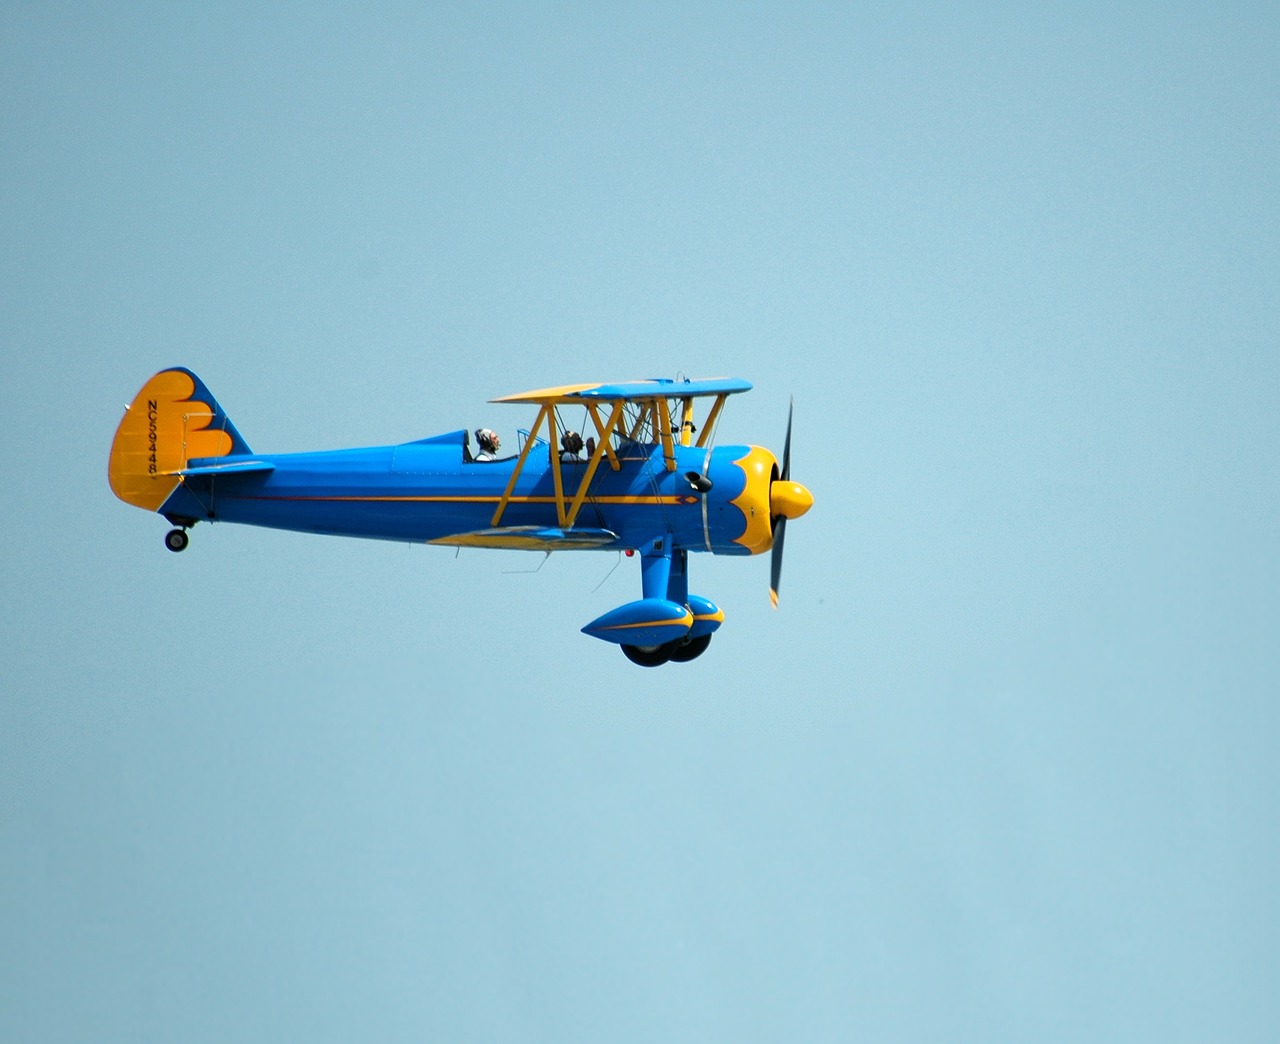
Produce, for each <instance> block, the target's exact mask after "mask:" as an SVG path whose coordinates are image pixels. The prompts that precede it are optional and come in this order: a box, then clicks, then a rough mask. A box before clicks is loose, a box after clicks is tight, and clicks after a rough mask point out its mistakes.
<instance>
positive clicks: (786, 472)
mask: <svg viewBox="0 0 1280 1044" xmlns="http://www.w3.org/2000/svg"><path fill="white" fill-rule="evenodd" d="M795 412H796V399H795V396H794V395H793V396H792V397H791V405H790V406H788V407H787V441H786V442H784V443H783V445H782V481H783V482H789V481H790V480H791V418H792V417H793V416H794V414H795Z"/></svg>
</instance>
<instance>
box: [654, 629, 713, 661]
mask: <svg viewBox="0 0 1280 1044" xmlns="http://www.w3.org/2000/svg"><path fill="white" fill-rule="evenodd" d="M671 644H672V645H673V646H675V648H673V649H672V650H671V656H670V660H671V662H672V663H688V662H689V661H690V660H696V659H697V658H698V657H699V656H701V655H702V654H703V653H704V652H706V651H707V646H708V645H710V644H711V635H709V634H700V635H698V637H697V638H686V639H682V640H680V641H678V642H672V643H671ZM663 648H666V646H663Z"/></svg>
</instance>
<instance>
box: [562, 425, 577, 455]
mask: <svg viewBox="0 0 1280 1044" xmlns="http://www.w3.org/2000/svg"><path fill="white" fill-rule="evenodd" d="M560 445H561V446H563V447H564V450H565V452H566V453H572V454H574V455H575V456H576V455H577V454H579V453H581V452H582V436H581V435H579V434H578V433H577V432H576V431H566V432H565V433H564V434H563V435H562V436H561V437H560Z"/></svg>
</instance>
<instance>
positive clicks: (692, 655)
mask: <svg viewBox="0 0 1280 1044" xmlns="http://www.w3.org/2000/svg"><path fill="white" fill-rule="evenodd" d="M710 644H711V635H709V634H703V635H699V636H698V637H697V638H677V639H676V640H675V641H674V642H667V643H666V644H665V645H624V646H623V647H622V652H623V655H624V656H626V658H627V659H628V660H630V661H631V662H632V663H635V664H639V665H640V666H641V667H661V666H662V665H663V664H664V663H688V662H689V661H690V660H695V659H697V658H698V657H699V656H701V655H702V654H703V653H704V652H706V651H707V646H708V645H710Z"/></svg>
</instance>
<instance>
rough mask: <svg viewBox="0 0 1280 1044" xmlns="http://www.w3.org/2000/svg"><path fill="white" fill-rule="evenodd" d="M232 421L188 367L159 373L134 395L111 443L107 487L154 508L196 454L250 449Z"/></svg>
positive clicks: (130, 501) (139, 504) (127, 499)
mask: <svg viewBox="0 0 1280 1044" xmlns="http://www.w3.org/2000/svg"><path fill="white" fill-rule="evenodd" d="M249 452H251V451H250V449H249V447H248V445H246V444H245V441H244V439H243V438H241V436H240V433H239V432H238V431H236V429H235V425H233V424H232V423H231V420H230V419H229V418H228V417H227V415H226V413H225V412H223V409H222V407H221V406H219V405H218V403H217V401H216V400H215V399H214V397H213V396H212V395H211V394H210V393H209V389H208V388H206V387H205V386H204V382H203V381H201V380H200V378H199V377H197V376H196V375H195V374H194V373H192V372H191V371H190V370H186V369H183V368H181V367H175V368H174V369H171V370H163V371H161V372H160V373H157V374H156V375H155V376H154V377H152V378H151V380H149V381H147V383H146V384H144V385H143V386H142V390H141V391H140V392H138V394H137V395H136V396H135V397H134V400H133V402H132V403H130V405H129V407H128V409H126V410H125V415H124V418H123V419H122V420H121V421H120V427H119V428H117V429H116V437H115V441H114V442H112V444H111V460H110V463H109V464H108V466H107V475H108V478H109V480H110V482H111V491H112V492H113V493H115V495H116V496H117V497H119V498H120V499H121V500H123V501H124V502H125V503H126V504H133V505H134V506H135V507H140V508H145V509H146V510H148V511H157V510H159V508H160V506H161V505H162V504H163V503H164V502H165V501H166V500H167V499H168V498H169V495H170V494H171V493H173V491H174V490H175V489H177V487H178V484H179V483H180V482H181V481H182V479H181V478H180V477H179V476H178V475H177V474H176V472H178V471H180V470H182V469H183V468H184V467H186V464H187V461H189V460H191V459H192V458H194V457H223V456H226V455H227V454H231V453H249Z"/></svg>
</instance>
